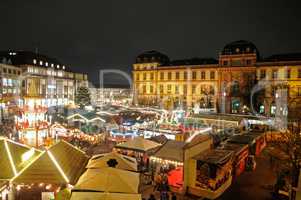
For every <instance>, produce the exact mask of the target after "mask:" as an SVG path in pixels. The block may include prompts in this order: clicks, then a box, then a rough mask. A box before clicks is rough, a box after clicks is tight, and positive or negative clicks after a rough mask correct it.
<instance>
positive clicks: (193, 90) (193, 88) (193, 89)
mask: <svg viewBox="0 0 301 200" xmlns="http://www.w3.org/2000/svg"><path fill="white" fill-rule="evenodd" d="M195 92H196V85H192V94H195Z"/></svg>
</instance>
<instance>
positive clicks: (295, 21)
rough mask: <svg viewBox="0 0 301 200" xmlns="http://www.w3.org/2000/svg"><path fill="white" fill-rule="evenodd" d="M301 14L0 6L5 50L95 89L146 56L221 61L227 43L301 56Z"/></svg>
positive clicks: (239, 3) (173, 6) (112, 5)
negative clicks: (111, 72) (104, 72)
mask: <svg viewBox="0 0 301 200" xmlns="http://www.w3.org/2000/svg"><path fill="white" fill-rule="evenodd" d="M299 1H300V0H299ZM300 6H301V5H300V3H298V1H297V0H282V1H280V0H273V1H272V0H252V1H249V0H119V1H116V0H107V1H105V0H86V1H80V0H77V1H76V0H42V1H41V0H19V1H14V0H0V8H1V10H0V21H1V33H0V35H1V37H0V49H1V50H7V49H17V50H31V51H35V48H38V50H39V53H42V54H46V55H49V56H51V57H55V58H58V59H59V60H60V61H61V62H63V63H65V64H66V65H69V66H71V67H72V68H73V69H75V70H78V71H82V72H88V74H89V77H90V79H91V80H92V81H94V82H95V81H96V80H97V79H98V76H97V74H98V71H99V70H100V69H122V70H124V71H127V72H130V70H131V65H132V63H133V61H134V59H135V56H136V55H138V54H139V53H141V52H143V51H145V50H152V49H155V50H158V51H161V52H163V53H165V54H167V55H168V56H169V57H170V58H171V59H182V58H191V57H208V56H210V57H216V58H217V56H218V53H219V51H220V50H221V49H222V48H223V46H224V45H225V44H226V43H229V42H231V41H234V40H240V39H245V40H250V41H252V42H254V43H255V45H256V46H257V48H258V49H259V51H260V53H261V55H263V56H269V55H270V54H275V53H288V52H301V39H300V36H301V23H300V22H301V9H300ZM112 80H116V78H115V79H114V78H110V80H109V81H111V82H112ZM117 80H118V81H115V82H114V83H122V81H121V80H120V79H119V78H118V79H117Z"/></svg>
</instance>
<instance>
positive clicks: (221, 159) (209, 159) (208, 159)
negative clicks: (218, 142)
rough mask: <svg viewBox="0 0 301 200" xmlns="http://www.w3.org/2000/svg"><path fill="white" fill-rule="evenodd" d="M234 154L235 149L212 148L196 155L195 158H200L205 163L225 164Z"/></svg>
mask: <svg viewBox="0 0 301 200" xmlns="http://www.w3.org/2000/svg"><path fill="white" fill-rule="evenodd" d="M232 156H233V151H229V150H221V149H210V150H208V151H205V152H202V153H200V154H199V155H197V156H195V157H194V159H195V160H200V161H203V162H205V163H209V164H214V165H223V164H225V163H226V162H227V161H229V159H231V157H232Z"/></svg>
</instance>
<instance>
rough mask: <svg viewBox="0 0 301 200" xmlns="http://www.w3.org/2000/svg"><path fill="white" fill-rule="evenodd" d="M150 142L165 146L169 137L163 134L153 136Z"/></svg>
mask: <svg viewBox="0 0 301 200" xmlns="http://www.w3.org/2000/svg"><path fill="white" fill-rule="evenodd" d="M149 140H151V141H154V142H156V143H159V144H165V143H166V142H167V141H168V139H167V137H166V136H165V135H163V134H162V135H157V136H153V137H151V138H150V139H149Z"/></svg>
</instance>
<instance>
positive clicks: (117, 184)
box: [73, 167, 140, 194]
mask: <svg viewBox="0 0 301 200" xmlns="http://www.w3.org/2000/svg"><path fill="white" fill-rule="evenodd" d="M139 180H140V175H139V174H138V173H135V172H130V171H125V170H121V169H116V168H112V167H107V168H102V169H88V170H87V171H86V172H85V173H84V174H83V175H82V176H81V177H80V179H79V180H78V182H77V184H76V185H75V186H74V188H73V191H94V192H107V193H108V192H109V193H127V194H137V193H138V189H139Z"/></svg>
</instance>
